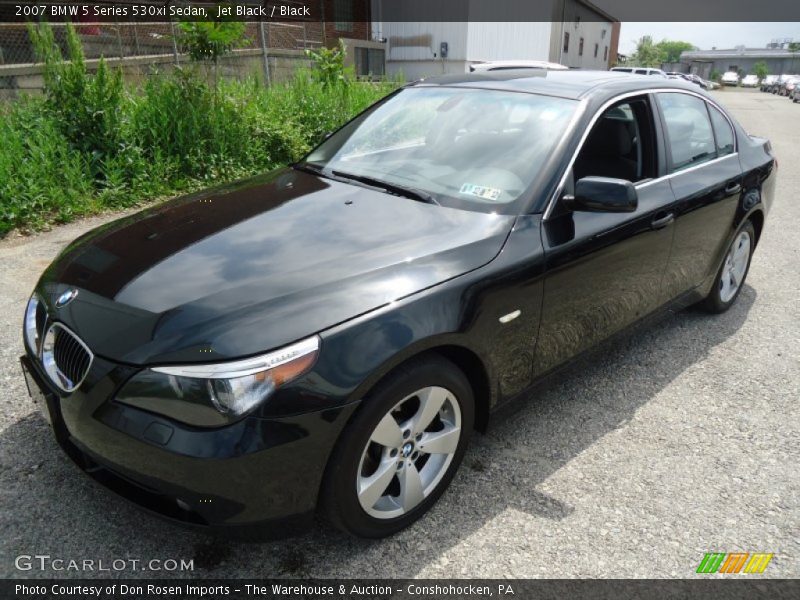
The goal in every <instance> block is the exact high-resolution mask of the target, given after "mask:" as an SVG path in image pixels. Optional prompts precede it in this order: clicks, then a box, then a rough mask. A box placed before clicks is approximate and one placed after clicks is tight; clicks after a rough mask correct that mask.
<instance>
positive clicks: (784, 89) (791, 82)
mask: <svg viewBox="0 0 800 600" xmlns="http://www.w3.org/2000/svg"><path fill="white" fill-rule="evenodd" d="M798 82H800V77H798V76H797V75H795V76H793V77H789V78H787V79H786V81H784V82H783V84H781V86H780V88H778V95H779V96H789V94H791V93H792V92H793V91H794V89H795V87H797V84H798Z"/></svg>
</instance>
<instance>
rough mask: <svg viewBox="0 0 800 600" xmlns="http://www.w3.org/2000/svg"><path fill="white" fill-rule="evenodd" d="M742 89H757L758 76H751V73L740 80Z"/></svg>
mask: <svg viewBox="0 0 800 600" xmlns="http://www.w3.org/2000/svg"><path fill="white" fill-rule="evenodd" d="M742 87H752V88H754V87H758V75H753V74H752V73H751V74H749V75H745V76H744V77H743V78H742Z"/></svg>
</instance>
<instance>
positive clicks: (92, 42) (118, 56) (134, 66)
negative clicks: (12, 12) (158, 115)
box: [0, 22, 324, 98]
mask: <svg viewBox="0 0 800 600" xmlns="http://www.w3.org/2000/svg"><path fill="white" fill-rule="evenodd" d="M74 26H75V29H76V31H77V33H78V36H79V37H80V39H81V43H82V44H83V50H84V54H85V56H86V59H87V65H88V66H89V67H90V68H91V67H92V65H93V64H96V62H97V61H98V60H99V59H100V58H101V57H103V58H105V59H106V60H107V61H108V62H109V63H110V64H112V65H117V66H120V67H121V68H122V70H123V73H124V74H125V77H126V78H133V79H136V78H141V77H143V76H147V75H148V74H150V73H152V72H155V71H157V70H165V69H169V68H171V67H172V66H174V65H177V64H180V63H182V62H186V61H187V60H188V58H187V56H186V54H185V53H184V49H183V48H182V47H181V44H180V36H179V31H178V29H179V26H178V25H177V24H176V23H138V22H128V23H123V22H119V23H75V24H74ZM52 27H53V32H54V37H55V40H56V43H57V44H59V45H60V46H61V50H62V54H66V25H64V24H62V23H53V24H52ZM323 44H324V32H323V24H322V23H315V22H308V23H306V22H292V23H280V22H262V23H256V22H252V23H247V24H246V30H245V35H244V37H243V39H242V41H241V42H240V43H239V44H238V45H237V46H236V48H235V49H234V50H233V52H232V53H231V54H229V55H227V56H225V57H223V58H222V59H221V61H220V64H221V67H222V70H223V72H224V73H225V75H226V76H233V77H237V76H238V77H245V76H257V77H259V78H260V79H262V80H264V82H265V83H266V84H269V83H271V82H272V81H280V80H284V79H286V78H287V77H290V76H291V73H292V72H294V70H295V69H296V68H297V67H298V66H305V65H307V64H309V61H308V60H307V59H306V57H305V54H304V52H303V50H305V49H309V48H319V47H320V46H322V45H323ZM41 71H42V68H41V65H40V64H37V62H36V56H35V53H34V50H33V45H32V43H31V39H30V35H29V33H28V28H27V26H26V25H25V24H24V23H0V98H13V97H15V96H17V95H18V94H19V93H24V92H33V93H35V92H36V91H37V90H41V87H42V76H41Z"/></svg>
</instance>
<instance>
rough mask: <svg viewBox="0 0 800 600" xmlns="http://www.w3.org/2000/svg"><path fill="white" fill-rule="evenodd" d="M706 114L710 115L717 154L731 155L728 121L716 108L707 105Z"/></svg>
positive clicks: (730, 131)
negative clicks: (715, 138)
mask: <svg viewBox="0 0 800 600" xmlns="http://www.w3.org/2000/svg"><path fill="white" fill-rule="evenodd" d="M708 112H709V113H711V124H712V125H713V126H714V134H715V135H716V137H717V154H718V155H719V156H725V155H727V154H733V150H734V143H733V129H731V124H730V123H729V122H728V119H726V118H725V115H723V114H722V113H721V112H720V111H719V109H718V108H716V107H714V106H712V105H710V104H709V105H708Z"/></svg>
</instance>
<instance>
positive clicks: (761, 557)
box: [697, 552, 773, 574]
mask: <svg viewBox="0 0 800 600" xmlns="http://www.w3.org/2000/svg"><path fill="white" fill-rule="evenodd" d="M772 557H773V554H772V553H769V554H767V553H766V552H754V553H753V554H750V553H749V552H729V553H727V554H726V553H725V552H707V553H706V555H705V556H704V557H703V560H701V561H700V565H699V566H698V567H697V572H698V573H728V574H732V573H763V572H764V569H766V568H767V565H768V564H769V563H770V561H771V560H772Z"/></svg>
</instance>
